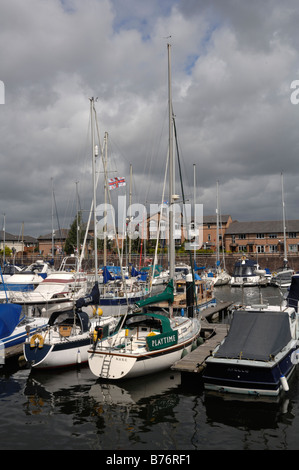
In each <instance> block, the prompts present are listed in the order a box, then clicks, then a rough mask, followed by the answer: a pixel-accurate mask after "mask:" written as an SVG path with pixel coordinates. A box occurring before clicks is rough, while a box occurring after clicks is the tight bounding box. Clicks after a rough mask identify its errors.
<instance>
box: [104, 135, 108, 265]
mask: <svg viewBox="0 0 299 470" xmlns="http://www.w3.org/2000/svg"><path fill="white" fill-rule="evenodd" d="M104 140H105V159H104V181H105V184H104V187H105V219H106V224H105V226H104V266H106V265H107V230H108V227H107V190H108V188H107V181H108V180H107V177H106V175H107V158H108V132H105V137H104Z"/></svg>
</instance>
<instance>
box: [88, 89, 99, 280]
mask: <svg viewBox="0 0 299 470" xmlns="http://www.w3.org/2000/svg"><path fill="white" fill-rule="evenodd" d="M93 113H94V98H90V120H91V142H92V183H93V224H94V227H93V231H94V250H95V257H94V270H95V282H98V249H97V248H98V234H97V217H96V187H97V184H96V157H97V155H98V147H97V146H95V140H94V119H93Z"/></svg>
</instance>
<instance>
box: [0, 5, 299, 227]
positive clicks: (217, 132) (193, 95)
mask: <svg viewBox="0 0 299 470" xmlns="http://www.w3.org/2000/svg"><path fill="white" fill-rule="evenodd" d="M298 24H299V4H298V1H297V0H286V1H284V2H281V1H278V0H252V1H250V2H248V1H246V0H238V1H237V0H209V1H207V0H163V1H161V0H151V1H148V0H1V2H0V80H1V81H2V82H3V84H4V86H5V103H4V104H0V159H1V170H0V201H1V209H0V229H2V228H3V227H2V225H3V220H4V216H3V214H5V221H6V231H8V232H10V233H13V234H16V235H17V234H19V233H21V230H22V223H24V232H25V234H27V235H32V236H39V235H42V234H45V233H49V232H50V231H51V226H52V221H51V220H52V219H51V217H52V213H53V211H52V200H53V198H52V188H53V189H54V195H55V202H56V205H55V218H54V219H55V220H54V224H55V226H56V227H55V228H57V225H58V224H59V225H60V227H62V228H68V227H69V225H70V223H71V222H72V220H73V219H74V217H75V213H76V192H77V193H78V194H79V204H80V208H81V209H82V210H83V211H86V212H85V214H86V213H87V211H88V209H89V207H90V202H91V197H92V175H91V141H90V115H89V107H90V98H91V97H95V98H97V102H96V110H97V116H98V125H99V134H100V139H101V144H102V143H103V137H104V134H105V132H108V135H109V137H108V159H109V172H110V174H109V177H114V176H125V177H126V179H127V181H129V168H130V163H131V164H132V168H133V201H134V202H140V203H149V202H151V203H158V202H160V200H161V197H162V186H163V180H164V172H165V165H166V158H167V146H168V141H167V140H168V131H167V125H168V123H167V106H168V103H167V99H168V96H167V42H170V43H171V62H172V94H173V108H174V112H175V116H176V127H177V132H178V141H179V149H180V160H181V165H182V172H183V177H184V189H185V196H186V198H187V199H188V200H189V201H190V202H191V201H192V198H193V168H194V164H195V165H196V166H195V168H196V182H197V189H196V199H197V202H198V203H202V204H203V211H204V214H205V215H210V214H214V213H215V207H216V184H217V181H219V193H220V205H221V212H222V213H223V214H228V213H229V214H231V216H232V218H233V219H237V220H240V221H250V220H279V219H281V217H282V209H281V181H280V174H281V172H283V175H284V195H285V204H286V216H287V218H289V219H299V204H298V200H299V183H298V174H299V165H298V162H299V104H298V105H296V104H293V103H292V102H291V94H292V92H295V91H296V90H292V89H291V83H292V82H293V81H295V80H299V29H298ZM170 36H171V38H170ZM298 96H299V94H298ZM100 171H101V170H100ZM177 173H178V172H177ZM117 191H124V190H117ZM117 191H116V190H115V191H111V193H113V197H114V198H116V194H120V192H119V193H117ZM176 192H177V193H178V194H180V189H179V188H178V189H177V191H176ZM97 200H98V202H102V201H103V188H102V184H101V182H100V185H99V188H98V193H97ZM56 213H57V215H58V217H56Z"/></svg>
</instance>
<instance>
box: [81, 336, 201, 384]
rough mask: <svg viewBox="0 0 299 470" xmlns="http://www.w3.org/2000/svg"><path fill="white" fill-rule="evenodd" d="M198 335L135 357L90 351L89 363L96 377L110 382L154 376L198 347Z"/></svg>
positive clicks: (120, 353) (122, 353)
mask: <svg viewBox="0 0 299 470" xmlns="http://www.w3.org/2000/svg"><path fill="white" fill-rule="evenodd" d="M198 336H199V332H198V334H196V335H194V336H193V337H192V338H189V340H188V341H185V342H182V343H179V344H177V345H175V346H172V347H169V348H164V349H162V350H158V351H151V352H147V353H145V354H140V355H137V354H136V355H134V354H129V348H130V346H129V345H128V346H127V348H128V354H126V353H125V352H121V351H120V352H119V354H118V353H116V352H113V353H111V352H103V350H100V351H97V350H96V349H95V350H93V349H90V350H89V352H88V363H89V368H90V370H91V372H92V373H93V374H94V375H95V376H96V377H101V378H106V379H109V380H119V379H129V378H133V377H140V376H144V375H149V374H153V373H156V372H160V371H163V370H166V369H169V368H170V367H171V366H172V365H173V364H174V363H175V362H176V361H178V360H179V359H181V358H182V356H183V355H184V354H186V353H189V352H190V351H191V349H192V347H193V346H194V345H197V339H198Z"/></svg>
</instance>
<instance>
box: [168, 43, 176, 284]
mask: <svg viewBox="0 0 299 470" xmlns="http://www.w3.org/2000/svg"><path fill="white" fill-rule="evenodd" d="M170 48H171V45H170V44H167V50H168V117H169V277H170V279H174V262H175V246H174V213H173V195H174V161H173V113H172V93H171V57H170Z"/></svg>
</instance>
